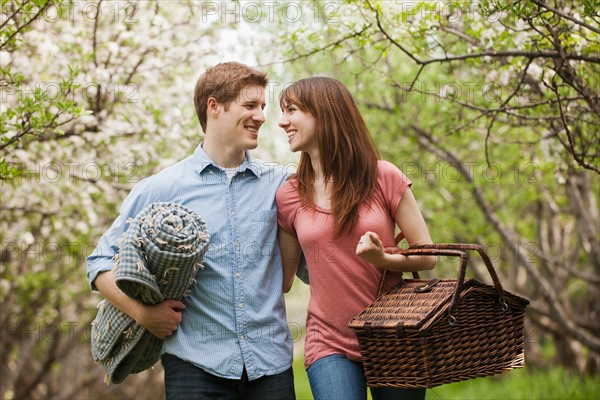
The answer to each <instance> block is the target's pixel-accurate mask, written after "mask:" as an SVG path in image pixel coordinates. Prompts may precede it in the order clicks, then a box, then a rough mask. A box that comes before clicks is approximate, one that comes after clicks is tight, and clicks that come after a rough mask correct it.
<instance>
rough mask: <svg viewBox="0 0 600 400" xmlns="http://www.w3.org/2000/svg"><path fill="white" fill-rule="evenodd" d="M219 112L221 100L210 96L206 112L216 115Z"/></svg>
mask: <svg viewBox="0 0 600 400" xmlns="http://www.w3.org/2000/svg"><path fill="white" fill-rule="evenodd" d="M219 112H220V110H219V102H218V101H217V99H215V98H214V97H209V98H208V100H207V101H206V113H207V114H210V115H212V116H213V117H216V116H218V115H219Z"/></svg>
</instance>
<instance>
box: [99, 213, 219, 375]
mask: <svg viewBox="0 0 600 400" xmlns="http://www.w3.org/2000/svg"><path fill="white" fill-rule="evenodd" d="M128 222H129V223H130V225H129V227H128V228H127V230H126V231H125V233H124V234H123V236H122V237H121V238H120V239H119V243H118V248H119V250H118V252H117V254H116V255H115V258H114V261H115V280H116V284H117V286H118V287H119V288H120V289H121V291H123V292H124V293H125V294H127V295H128V296H129V297H131V298H133V299H135V300H137V301H140V302H142V303H144V304H148V305H153V304H158V303H160V302H162V301H164V300H166V299H175V300H181V299H183V298H184V297H185V296H187V295H188V294H189V291H190V289H189V288H190V286H191V285H192V284H194V283H195V282H196V280H195V277H196V272H197V271H198V269H201V268H203V267H202V259H203V256H204V253H205V252H206V250H207V249H208V243H209V240H210V237H209V235H208V232H207V229H206V224H205V223H204V222H203V221H202V219H201V218H200V217H199V216H198V215H197V214H196V213H195V212H193V211H191V210H189V209H187V208H186V207H183V206H181V205H179V204H175V203H152V204H150V205H149V206H147V207H145V208H144V209H143V210H142V211H140V213H139V214H138V215H137V216H136V217H135V218H133V219H132V220H130V221H128ZM91 342H92V356H93V357H94V360H95V361H96V362H97V363H98V364H100V365H102V366H103V367H104V369H105V370H106V374H107V375H106V382H107V383H109V382H112V383H115V384H116V383H121V382H123V381H124V380H125V378H127V376H128V375H129V374H132V373H138V372H141V371H144V370H146V369H148V368H150V367H152V366H153V365H154V364H155V363H156V362H157V361H158V360H159V358H160V354H161V349H162V340H161V339H158V338H157V337H156V336H154V335H153V334H151V333H150V332H149V331H148V330H147V329H145V328H144V327H143V326H141V325H140V324H138V323H137V322H135V321H134V320H133V319H132V318H131V317H129V316H128V315H126V314H124V313H122V312H121V311H119V310H118V309H117V308H116V307H114V306H113V305H112V304H110V303H109V302H107V301H106V300H103V301H102V302H100V304H99V305H98V315H97V317H96V319H95V320H94V322H93V323H92V338H91Z"/></svg>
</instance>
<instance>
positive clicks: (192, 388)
mask: <svg viewBox="0 0 600 400" xmlns="http://www.w3.org/2000/svg"><path fill="white" fill-rule="evenodd" d="M161 361H162V365H163V368H164V370H165V391H166V394H167V400H188V399H210V400H213V399H214V400H221V399H222V400H230V399H231V400H233V399H244V400H294V399H295V398H296V396H295V394H294V373H293V371H292V368H290V369H289V370H287V371H285V372H282V373H280V374H277V375H270V376H263V377H262V378H259V379H256V380H253V381H249V380H248V375H247V374H246V370H245V369H244V372H243V374H242V377H241V379H225V378H220V377H218V376H214V375H212V374H209V373H208V372H206V371H204V370H203V369H201V368H198V367H196V366H194V365H193V364H190V363H188V362H186V361H183V360H181V359H180V358H178V357H175V356H173V355H170V354H163V356H162V359H161Z"/></svg>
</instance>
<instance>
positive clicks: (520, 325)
mask: <svg viewBox="0 0 600 400" xmlns="http://www.w3.org/2000/svg"><path fill="white" fill-rule="evenodd" d="M467 250H475V251H477V252H478V253H479V254H480V255H481V257H482V258H483V261H484V263H485V265H486V267H487V270H488V272H489V274H490V275H491V277H492V280H493V283H494V286H490V285H487V284H484V283H482V282H480V281H478V280H476V279H467V280H465V272H466V268H467V252H466V251H467ZM394 252H396V253H401V254H404V255H413V254H414V255H443V256H456V257H460V268H459V274H458V279H432V280H421V279H407V280H404V281H403V282H402V283H400V284H398V285H396V286H395V287H394V288H393V289H391V290H390V291H388V292H387V293H385V294H383V295H379V296H378V298H377V299H376V300H375V302H374V303H373V304H372V305H371V306H369V307H367V308H366V309H365V310H364V311H363V312H362V313H360V314H359V315H358V316H357V317H355V318H354V319H352V321H350V323H349V324H348V326H349V327H350V328H352V329H353V330H354V332H355V333H356V336H357V337H358V342H359V346H360V351H361V356H362V361H363V366H364V370H365V375H366V378H367V384H368V385H369V386H371V387H388V386H389V387H405V388H423V387H426V388H431V387H435V386H439V385H442V384H445V383H450V382H458V381H462V380H466V379H471V378H476V377H484V376H489V375H494V374H498V373H501V372H503V371H507V370H511V369H513V368H521V367H523V366H524V363H525V356H524V317H525V307H526V306H527V305H528V304H529V301H528V300H527V299H524V298H522V297H519V296H516V295H514V294H511V293H509V292H507V291H505V290H504V289H502V286H501V285H500V281H499V280H498V276H497V275H496V272H495V270H494V267H493V266H492V263H491V261H490V259H489V257H488V256H487V254H486V253H485V251H484V250H483V248H482V247H481V246H479V245H476V244H434V245H423V246H413V247H411V248H410V249H407V250H400V249H397V250H396V251H394ZM417 276H418V275H417ZM384 279H385V277H384ZM381 287H383V280H382V285H381Z"/></svg>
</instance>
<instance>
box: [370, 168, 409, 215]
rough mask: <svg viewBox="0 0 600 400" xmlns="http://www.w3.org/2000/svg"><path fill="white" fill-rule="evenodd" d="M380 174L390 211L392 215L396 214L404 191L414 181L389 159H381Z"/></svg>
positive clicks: (384, 195) (380, 181) (379, 177)
mask: <svg viewBox="0 0 600 400" xmlns="http://www.w3.org/2000/svg"><path fill="white" fill-rule="evenodd" d="M378 174H379V176H378V179H379V184H380V186H381V190H382V192H383V197H384V199H385V201H386V205H387V207H388V211H389V212H390V215H394V214H395V213H396V209H398V205H399V204H400V200H401V199H402V195H403V194H404V191H405V190H406V188H409V187H411V185H412V182H411V180H410V179H409V178H408V177H407V176H406V175H404V173H403V172H402V171H400V170H399V169H398V167H396V166H395V165H394V164H392V163H390V162H388V161H379V163H378Z"/></svg>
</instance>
